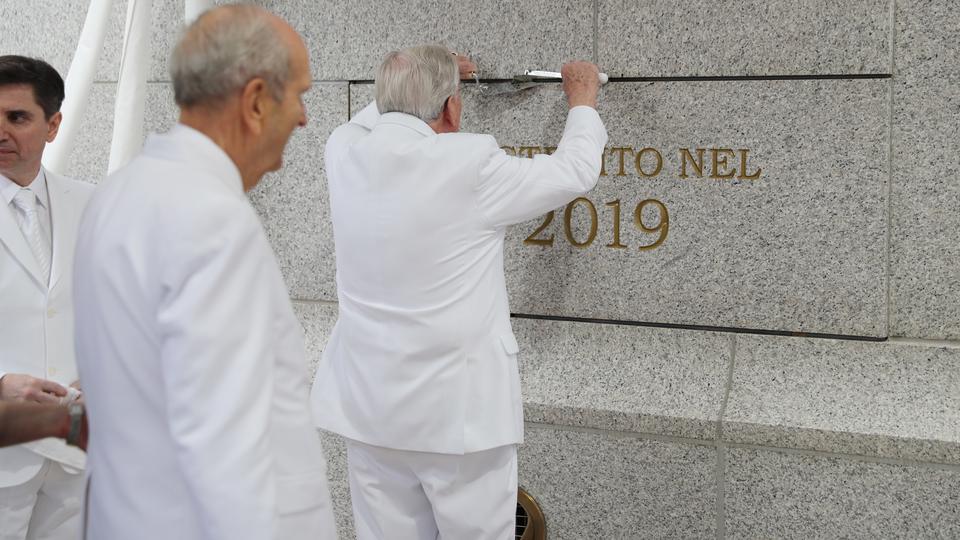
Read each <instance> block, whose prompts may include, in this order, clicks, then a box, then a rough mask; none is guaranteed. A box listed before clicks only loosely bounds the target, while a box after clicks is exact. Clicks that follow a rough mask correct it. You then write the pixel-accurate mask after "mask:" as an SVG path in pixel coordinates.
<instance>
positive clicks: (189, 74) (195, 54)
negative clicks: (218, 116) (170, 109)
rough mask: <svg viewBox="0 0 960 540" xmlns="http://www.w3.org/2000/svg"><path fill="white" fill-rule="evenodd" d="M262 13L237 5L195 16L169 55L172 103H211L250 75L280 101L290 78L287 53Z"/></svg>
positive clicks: (181, 105) (257, 8)
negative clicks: (174, 101)
mask: <svg viewBox="0 0 960 540" xmlns="http://www.w3.org/2000/svg"><path fill="white" fill-rule="evenodd" d="M268 15H269V12H268V11H266V10H264V9H263V8H259V7H256V6H251V5H242V4H241V5H227V6H220V7H217V8H214V9H211V10H208V11H206V12H204V13H203V14H202V15H200V16H199V17H197V19H196V20H195V21H194V22H193V23H192V24H190V26H188V27H187V28H186V29H185V30H184V31H183V34H182V36H181V37H180V40H179V42H178V43H177V46H176V48H175V49H174V50H173V55H172V56H171V58H170V78H171V79H172V80H173V95H174V99H175V100H176V102H177V105H179V106H180V107H192V106H194V105H216V104H218V103H220V102H222V101H223V100H224V99H226V98H227V97H229V96H230V95H231V94H233V93H234V92H237V91H238V90H240V89H241V88H243V87H244V85H246V84H247V83H248V82H250V80H251V79H254V78H256V77H261V78H263V79H264V81H266V84H267V89H268V90H269V91H270V93H271V94H272V96H273V98H274V99H276V100H277V101H280V99H281V98H282V97H283V90H284V87H285V86H286V84H287V80H288V79H289V77H290V53H289V48H288V46H287V44H286V43H284V41H283V38H282V37H281V36H280V34H279V32H278V31H277V28H276V26H275V25H274V24H273V22H272V21H271V19H270V17H269V16H268Z"/></svg>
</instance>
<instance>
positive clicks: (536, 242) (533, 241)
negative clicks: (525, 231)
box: [523, 210, 555, 247]
mask: <svg viewBox="0 0 960 540" xmlns="http://www.w3.org/2000/svg"><path fill="white" fill-rule="evenodd" d="M554 215H555V212H554V211H553V210H551V211H549V212H547V215H545V216H543V223H542V224H541V225H540V226H539V227H537V230H535V231H533V233H532V234H531V235H530V236H528V237H527V238H526V239H525V240H524V241H523V243H524V244H529V245H532V246H551V247H552V246H553V235H552V234H551V235H550V236H549V237H547V238H534V237H535V236H537V235H538V234H540V231H542V230H544V229H546V228H547V227H549V226H550V224H551V223H553V217H554Z"/></svg>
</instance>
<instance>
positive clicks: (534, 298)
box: [463, 80, 890, 336]
mask: <svg viewBox="0 0 960 540" xmlns="http://www.w3.org/2000/svg"><path fill="white" fill-rule="evenodd" d="M889 84H890V82H889V81H887V80H828V81H745V82H668V83H615V84H611V85H609V86H608V87H606V88H605V89H604V90H603V92H602V96H601V98H600V101H601V105H600V114H601V117H602V118H603V119H604V121H605V122H606V124H607V128H608V131H609V134H610V140H609V144H608V151H607V152H606V158H605V171H604V172H605V175H604V176H601V179H600V182H599V184H598V187H597V188H596V189H594V191H593V192H592V193H590V194H588V195H587V196H586V200H581V201H580V202H578V203H577V204H576V206H575V207H573V208H572V209H571V207H570V206H568V207H566V208H561V209H558V211H557V212H556V213H555V215H554V219H552V220H551V221H550V222H549V223H545V222H546V219H545V218H538V219H535V220H532V221H530V222H527V223H523V224H520V225H517V226H514V227H512V228H511V229H510V230H509V231H508V235H507V247H506V257H505V259H506V260H505V269H506V271H507V274H508V276H507V277H508V279H507V281H508V287H509V289H510V293H511V308H512V309H513V311H514V312H518V313H530V314H541V315H542V314H546V315H563V316H576V317H588V318H599V319H615V320H633V321H645V322H662V323H678V324H696V325H710V326H722V327H741V328H752V329H768V330H781V331H800V332H820V333H829V334H851V335H870V336H882V335H885V333H886V282H885V279H886V277H885V276H886V272H885V266H884V263H885V249H884V242H885V238H886V224H887V216H886V191H887V181H888V178H889V175H888V160H887V156H888V150H889V138H888V122H887V116H888V112H889ZM464 94H465V96H466V97H465V105H464V109H465V113H464V114H465V116H464V120H463V129H464V130H465V131H472V132H485V133H491V134H493V135H494V136H496V138H497V140H498V142H499V143H500V144H501V145H504V146H508V147H511V149H512V150H511V151H514V152H518V153H521V154H524V155H527V154H529V153H531V152H534V151H536V149H540V148H545V147H548V146H553V145H556V144H557V141H558V140H559V138H560V135H561V133H562V130H563V122H564V119H565V117H566V106H565V99H564V98H563V95H562V92H561V90H560V88H559V86H557V85H548V86H543V87H539V88H535V89H531V90H527V91H525V92H523V93H521V94H517V95H513V96H506V97H505V96H490V95H484V94H483V93H482V92H478V91H477V90H476V89H474V88H473V86H472V85H467V86H466V87H465V89H464ZM478 94H479V95H478ZM523 147H534V148H535V149H534V150H530V149H528V148H523ZM698 149H702V152H700V150H698ZM684 150H686V151H688V152H689V155H688V154H684V153H683V151H684ZM714 153H716V161H717V164H716V166H714V163H713V161H714ZM638 156H639V160H638V159H637V157H638ZM621 158H622V161H621ZM637 161H639V164H640V167H639V168H638V167H637ZM698 166H699V167H700V168H701V169H702V170H700V171H699V172H698V169H697V167H698ZM714 173H716V174H717V175H730V176H732V177H731V178H726V179H715V178H712V176H713V175H714ZM684 174H685V175H686V178H684V177H683V176H684ZM757 174H759V177H758V178H756V179H749V178H746V177H749V176H754V175H757ZM741 176H742V177H743V178H741ZM617 201H619V202H617ZM643 201H648V202H644V203H643V205H644V206H643V207H642V214H641V217H642V220H643V222H642V225H643V227H646V229H647V231H648V232H644V231H643V230H642V229H641V227H640V226H639V225H638V224H637V222H636V213H635V212H636V209H637V207H638V206H639V205H640V204H641V202H643ZM654 201H657V202H654ZM658 202H659V203H662V204H663V208H665V209H666V210H667V214H666V217H668V218H669V219H666V217H665V216H664V215H663V214H662V213H661V211H660V208H659V205H658ZM591 208H592V209H594V210H595V212H596V221H591ZM618 212H619V220H616V219H615V218H616V217H617V214H618ZM568 216H569V217H568ZM568 224H569V226H568ZM594 224H595V225H596V227H595V228H592V225H594ZM541 227H543V229H542V230H540V229H541ZM664 232H665V236H664V234H663V233H664ZM618 235H619V236H618ZM660 238H665V240H664V241H663V242H662V243H661V244H660V245H659V246H657V245H656V242H657V240H658V239H660ZM591 240H592V241H591ZM575 244H580V245H582V247H578V246H576V245H575ZM613 246H624V247H613ZM643 247H646V248H648V249H646V250H644V249H642V248H643Z"/></svg>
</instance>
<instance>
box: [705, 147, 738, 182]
mask: <svg viewBox="0 0 960 540" xmlns="http://www.w3.org/2000/svg"><path fill="white" fill-rule="evenodd" d="M710 152H711V153H712V154H713V174H711V175H710V178H713V179H716V180H719V179H723V178H733V177H734V176H735V175H736V174H737V170H736V169H734V170H732V171H730V172H729V173H727V172H720V168H721V167H723V168H726V167H727V166H728V165H727V157H726V156H724V157H723V159H720V154H721V153H723V154H730V155H731V156H736V154H735V153H733V150H731V149H729V148H711V149H710Z"/></svg>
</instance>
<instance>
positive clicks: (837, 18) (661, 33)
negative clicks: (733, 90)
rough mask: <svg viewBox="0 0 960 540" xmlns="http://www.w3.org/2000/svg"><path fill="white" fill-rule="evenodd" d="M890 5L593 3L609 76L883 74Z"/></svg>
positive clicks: (884, 0)
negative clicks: (596, 5)
mask: <svg viewBox="0 0 960 540" xmlns="http://www.w3.org/2000/svg"><path fill="white" fill-rule="evenodd" d="M891 2H892V0H855V1H850V2H835V1H832V0H812V1H805V2H766V1H763V0H748V1H742V0H721V1H716V0H694V1H687V2H675V1H673V0H642V1H636V0H599V1H598V7H597V9H598V23H597V26H598V28H597V54H598V57H599V64H600V66H601V67H602V68H603V69H604V70H606V71H607V72H608V73H609V74H610V75H612V76H625V77H638V76H646V77H671V76H672V77H676V76H723V75H812V74H816V75H828V74H829V75H845V74H854V73H855V74H862V73H890V72H891V69H892V68H891V66H890V34H891V32H892V28H891V27H892V22H891V17H890V8H891Z"/></svg>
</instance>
